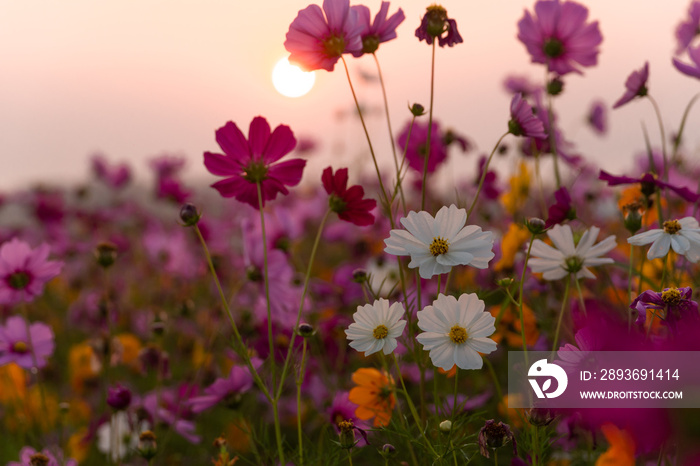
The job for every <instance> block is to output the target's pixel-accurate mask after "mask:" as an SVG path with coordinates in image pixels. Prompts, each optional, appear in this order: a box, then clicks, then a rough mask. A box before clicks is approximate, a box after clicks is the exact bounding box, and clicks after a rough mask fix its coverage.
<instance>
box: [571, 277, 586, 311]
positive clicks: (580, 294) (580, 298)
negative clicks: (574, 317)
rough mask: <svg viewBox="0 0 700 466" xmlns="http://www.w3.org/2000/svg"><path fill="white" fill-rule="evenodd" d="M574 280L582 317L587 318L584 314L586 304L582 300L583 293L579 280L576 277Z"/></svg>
mask: <svg viewBox="0 0 700 466" xmlns="http://www.w3.org/2000/svg"><path fill="white" fill-rule="evenodd" d="M574 280H575V281H576V291H577V292H578V302H579V303H580V304H581V310H582V311H583V315H584V316H585V317H588V313H587V312H586V302H585V301H584V299H583V292H582V291H581V283H580V280H579V278H578V277H575V278H574Z"/></svg>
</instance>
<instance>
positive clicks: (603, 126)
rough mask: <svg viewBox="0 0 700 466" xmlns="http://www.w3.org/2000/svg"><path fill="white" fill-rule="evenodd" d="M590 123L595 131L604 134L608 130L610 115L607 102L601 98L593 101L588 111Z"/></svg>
mask: <svg viewBox="0 0 700 466" xmlns="http://www.w3.org/2000/svg"><path fill="white" fill-rule="evenodd" d="M588 124H589V126H590V127H591V129H592V130H593V131H595V132H596V133H598V134H600V135H603V134H605V133H606V132H607V131H608V117H607V111H606V110H605V104H604V103H603V102H601V101H600V100H597V101H595V102H593V104H592V105H591V110H590V112H589V113H588Z"/></svg>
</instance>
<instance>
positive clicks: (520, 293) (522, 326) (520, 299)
mask: <svg viewBox="0 0 700 466" xmlns="http://www.w3.org/2000/svg"><path fill="white" fill-rule="evenodd" d="M534 242H535V235H534V234H533V235H532V236H530V244H529V245H528V246H527V254H526V255H525V263H523V271H522V273H521V275H520V289H519V290H518V303H517V304H518V312H519V314H520V336H521V338H522V340H523V352H524V353H525V354H524V356H525V366H527V367H529V366H530V364H529V361H528V356H527V341H526V340H525V315H524V312H523V286H524V285H525V271H526V270H527V263H528V261H529V260H530V253H531V252H532V243H534ZM508 295H510V291H508ZM511 299H513V298H512V297H511Z"/></svg>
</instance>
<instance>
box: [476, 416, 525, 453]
mask: <svg viewBox="0 0 700 466" xmlns="http://www.w3.org/2000/svg"><path fill="white" fill-rule="evenodd" d="M510 441H512V442H513V455H517V454H518V447H517V443H516V442H515V435H513V432H512V431H511V430H510V426H509V425H508V424H504V423H503V422H502V421H498V422H496V421H494V420H493V419H489V420H488V421H486V424H484V427H482V428H481V430H480V431H479V440H478V442H479V453H481V454H482V455H483V456H485V457H486V458H490V456H489V449H493V450H495V449H497V448H501V447H502V446H504V445H506V444H507V443H508V442H510Z"/></svg>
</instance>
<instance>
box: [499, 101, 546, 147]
mask: <svg viewBox="0 0 700 466" xmlns="http://www.w3.org/2000/svg"><path fill="white" fill-rule="evenodd" d="M510 118H511V119H510V121H509V122H508V132H509V133H510V134H513V135H515V136H525V137H527V138H538V139H544V138H546V137H547V134H546V133H545V132H544V124H543V123H542V120H540V119H539V118H537V117H536V116H535V115H534V114H533V113H532V107H530V104H529V103H527V100H525V99H523V97H522V96H521V95H520V94H515V95H514V96H513V100H511V102H510Z"/></svg>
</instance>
